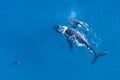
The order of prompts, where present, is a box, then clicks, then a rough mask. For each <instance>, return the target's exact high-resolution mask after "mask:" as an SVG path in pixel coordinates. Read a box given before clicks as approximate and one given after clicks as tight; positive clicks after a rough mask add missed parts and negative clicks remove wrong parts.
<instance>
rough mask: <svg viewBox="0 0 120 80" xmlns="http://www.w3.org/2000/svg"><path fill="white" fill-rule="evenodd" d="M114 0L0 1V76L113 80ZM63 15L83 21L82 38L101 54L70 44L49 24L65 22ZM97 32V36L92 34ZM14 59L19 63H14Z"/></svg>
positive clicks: (118, 27) (119, 24)
mask: <svg viewBox="0 0 120 80" xmlns="http://www.w3.org/2000/svg"><path fill="white" fill-rule="evenodd" d="M119 3H120V1H119V0H74V1H73V0H57V1H56V0H50V1H48V0H17V1H16V0H10V1H9V0H2V1H0V80H88V79H89V80H113V79H114V80H119V79H120V77H119V73H120V69H119V67H120V62H119V61H120V54H119V49H120V47H119V45H120V42H119V39H120V33H119V32H120V11H119V9H120V4H119ZM69 17H74V18H77V19H79V20H82V21H85V22H87V23H88V24H89V27H90V28H91V34H90V35H89V36H88V39H89V41H90V43H91V44H92V46H93V47H94V49H95V50H96V51H97V52H102V51H107V52H109V53H108V54H107V55H106V56H104V57H102V58H100V59H98V61H97V62H96V63H95V64H93V65H91V64H90V62H91V60H92V59H93V56H92V55H91V53H90V52H89V50H87V49H86V48H84V47H77V46H76V45H74V51H73V52H71V51H70V49H69V47H68V43H67V41H66V40H65V38H64V37H63V36H62V35H60V34H58V33H57V32H55V31H54V30H53V29H52V25H54V24H61V25H70V24H69V22H68V18H69ZM96 35H97V36H96ZM15 62H20V63H19V64H14V63H15Z"/></svg>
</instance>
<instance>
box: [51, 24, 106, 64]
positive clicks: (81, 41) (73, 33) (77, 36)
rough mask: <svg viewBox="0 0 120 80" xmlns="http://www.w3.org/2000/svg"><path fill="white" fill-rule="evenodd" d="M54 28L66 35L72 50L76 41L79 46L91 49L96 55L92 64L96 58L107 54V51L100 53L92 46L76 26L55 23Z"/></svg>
mask: <svg viewBox="0 0 120 80" xmlns="http://www.w3.org/2000/svg"><path fill="white" fill-rule="evenodd" d="M53 29H54V30H55V31H57V32H59V33H60V34H62V35H63V36H65V37H66V39H67V42H68V43H69V47H70V49H71V50H73V44H72V42H73V43H75V44H76V45H77V46H84V47H86V48H87V49H89V51H90V52H91V53H92V54H93V56H94V58H93V60H92V62H91V64H93V63H95V62H96V60H97V59H98V58H99V57H102V56H104V55H106V52H103V53H99V54H98V53H97V52H96V51H95V50H94V49H93V48H92V47H91V45H90V43H89V42H88V40H87V39H86V38H85V37H84V35H83V34H82V33H80V32H79V31H77V30H76V29H74V28H69V27H68V26H62V25H53Z"/></svg>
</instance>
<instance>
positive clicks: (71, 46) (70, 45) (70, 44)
mask: <svg viewBox="0 0 120 80" xmlns="http://www.w3.org/2000/svg"><path fill="white" fill-rule="evenodd" d="M67 42H68V44H69V47H70V49H71V51H72V52H73V44H72V42H71V41H70V40H69V39H67Z"/></svg>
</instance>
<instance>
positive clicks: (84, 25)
mask: <svg viewBox="0 0 120 80" xmlns="http://www.w3.org/2000/svg"><path fill="white" fill-rule="evenodd" d="M68 21H69V22H70V23H71V24H72V25H73V26H72V28H74V29H76V28H77V27H79V28H83V29H84V31H85V33H87V32H88V31H89V28H88V24H87V23H85V22H83V21H79V20H77V19H73V18H70V19H69V20H68Z"/></svg>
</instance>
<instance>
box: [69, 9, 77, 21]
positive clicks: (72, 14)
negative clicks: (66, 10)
mask: <svg viewBox="0 0 120 80" xmlns="http://www.w3.org/2000/svg"><path fill="white" fill-rule="evenodd" d="M68 18H69V19H71V18H76V12H75V11H74V10H72V11H71V13H70V15H69V17H68Z"/></svg>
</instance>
